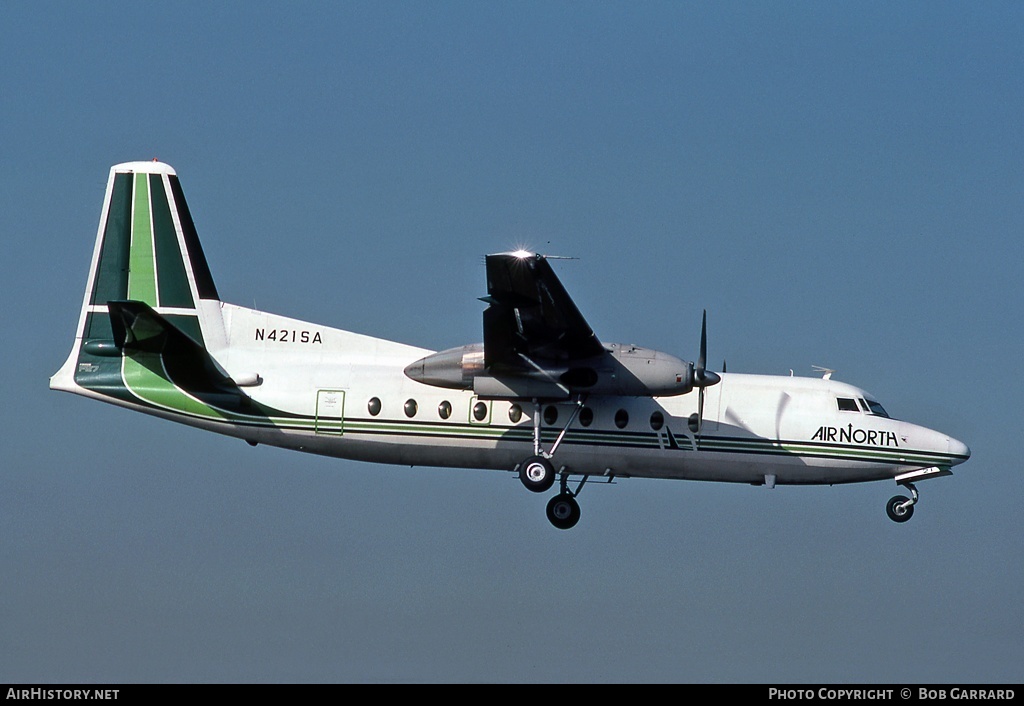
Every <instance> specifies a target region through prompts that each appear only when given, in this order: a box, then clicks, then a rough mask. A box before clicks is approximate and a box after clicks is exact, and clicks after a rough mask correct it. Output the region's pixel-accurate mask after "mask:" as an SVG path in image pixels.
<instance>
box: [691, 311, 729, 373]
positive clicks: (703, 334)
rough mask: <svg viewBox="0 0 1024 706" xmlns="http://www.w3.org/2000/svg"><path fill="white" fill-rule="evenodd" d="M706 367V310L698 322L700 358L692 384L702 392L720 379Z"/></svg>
mask: <svg viewBox="0 0 1024 706" xmlns="http://www.w3.org/2000/svg"><path fill="white" fill-rule="evenodd" d="M707 366H708V310H707V309H705V310H704V315H703V317H702V318H701V322H700V357H698V358H697V365H696V367H695V368H694V371H693V384H694V385H696V386H697V387H699V388H701V389H702V390H703V389H704V388H705V387H710V386H711V385H717V384H718V382H719V381H720V380H721V379H722V378H720V377H719V376H718V374H717V373H713V372H709V371H708V369H707Z"/></svg>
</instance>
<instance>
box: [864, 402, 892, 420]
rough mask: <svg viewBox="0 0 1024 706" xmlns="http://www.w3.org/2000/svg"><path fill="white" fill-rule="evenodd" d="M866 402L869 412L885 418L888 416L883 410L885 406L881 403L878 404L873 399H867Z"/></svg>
mask: <svg viewBox="0 0 1024 706" xmlns="http://www.w3.org/2000/svg"><path fill="white" fill-rule="evenodd" d="M867 403H868V409H870V410H871V414H874V415H875V416H877V417H886V418H888V416H889V413H888V412H886V411H885V408H884V407H883V406H882V405H880V404H878V403H877V402H875V401H874V400H867Z"/></svg>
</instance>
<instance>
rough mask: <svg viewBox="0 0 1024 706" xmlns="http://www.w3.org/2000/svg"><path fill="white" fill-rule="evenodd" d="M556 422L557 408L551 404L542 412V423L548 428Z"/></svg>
mask: <svg viewBox="0 0 1024 706" xmlns="http://www.w3.org/2000/svg"><path fill="white" fill-rule="evenodd" d="M557 421H558V407H556V406H555V405H553V404H550V405H548V407H547V409H545V410H544V423H545V424H547V425H548V426H549V427H550V426H553V425H554V423H555V422H557Z"/></svg>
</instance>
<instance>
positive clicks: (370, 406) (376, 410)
mask: <svg viewBox="0 0 1024 706" xmlns="http://www.w3.org/2000/svg"><path fill="white" fill-rule="evenodd" d="M380 407H381V405H380V398H379V397H371V398H370V401H369V402H367V403H366V411H368V412H369V413H370V414H371V415H372V416H374V417H376V416H377V415H378V414H380Z"/></svg>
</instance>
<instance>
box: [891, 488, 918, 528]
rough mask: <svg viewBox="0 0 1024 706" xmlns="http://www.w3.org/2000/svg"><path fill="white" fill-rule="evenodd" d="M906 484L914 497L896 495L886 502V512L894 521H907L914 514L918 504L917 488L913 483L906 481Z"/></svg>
mask: <svg viewBox="0 0 1024 706" xmlns="http://www.w3.org/2000/svg"><path fill="white" fill-rule="evenodd" d="M904 485H905V486H906V487H907V489H908V490H909V491H910V494H911V496H912V497H909V498H908V497H907V496H905V495H894V496H893V497H891V498H889V502H888V503H886V504H885V514H887V515H888V516H889V519H890V520H892V521H893V522H906V521H907V520H909V519H910V518H911V517H913V516H914V505H916V504H917V499H918V494H917V488H915V487H914V484H913V483H904Z"/></svg>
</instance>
